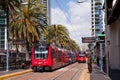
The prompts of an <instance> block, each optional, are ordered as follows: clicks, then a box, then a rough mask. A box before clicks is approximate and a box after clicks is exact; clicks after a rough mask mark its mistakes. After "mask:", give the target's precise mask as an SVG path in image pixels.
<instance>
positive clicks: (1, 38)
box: [0, 6, 7, 49]
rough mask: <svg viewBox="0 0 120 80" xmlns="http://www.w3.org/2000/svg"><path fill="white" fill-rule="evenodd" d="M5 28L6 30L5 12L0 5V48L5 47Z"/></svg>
mask: <svg viewBox="0 0 120 80" xmlns="http://www.w3.org/2000/svg"><path fill="white" fill-rule="evenodd" d="M6 30H7V15H6V12H5V11H4V10H3V9H2V6H0V49H6V47H5V44H6V43H5V40H6V37H5V35H6V33H7V32H6Z"/></svg>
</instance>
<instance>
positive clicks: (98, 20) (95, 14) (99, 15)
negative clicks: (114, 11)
mask: <svg viewBox="0 0 120 80" xmlns="http://www.w3.org/2000/svg"><path fill="white" fill-rule="evenodd" d="M102 6H103V0H91V18H92V19H91V21H92V22H91V24H92V36H96V35H97V34H101V33H102V32H103V11H102Z"/></svg>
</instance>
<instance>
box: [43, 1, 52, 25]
mask: <svg viewBox="0 0 120 80" xmlns="http://www.w3.org/2000/svg"><path fill="white" fill-rule="evenodd" d="M50 1H51V0H41V4H44V5H45V7H44V8H43V10H44V11H45V14H44V17H43V20H44V21H45V22H47V25H50V24H51V22H50V21H51V16H50V15H51V9H50V6H51V5H50V4H51V2H50Z"/></svg>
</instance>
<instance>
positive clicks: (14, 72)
mask: <svg viewBox="0 0 120 80" xmlns="http://www.w3.org/2000/svg"><path fill="white" fill-rule="evenodd" d="M31 71H32V70H31V69H20V70H12V71H0V80H4V79H6V78H10V77H14V76H17V75H20V74H25V73H28V72H31Z"/></svg>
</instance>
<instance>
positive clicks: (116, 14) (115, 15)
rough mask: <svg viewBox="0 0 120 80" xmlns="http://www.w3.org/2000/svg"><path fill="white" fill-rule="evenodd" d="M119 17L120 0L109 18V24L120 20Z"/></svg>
mask: <svg viewBox="0 0 120 80" xmlns="http://www.w3.org/2000/svg"><path fill="white" fill-rule="evenodd" d="M119 16H120V0H117V1H116V3H115V5H114V7H113V8H112V11H111V13H110V15H109V17H108V21H107V24H108V25H109V24H111V23H113V22H114V21H116V20H117V19H118V18H119Z"/></svg>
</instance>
